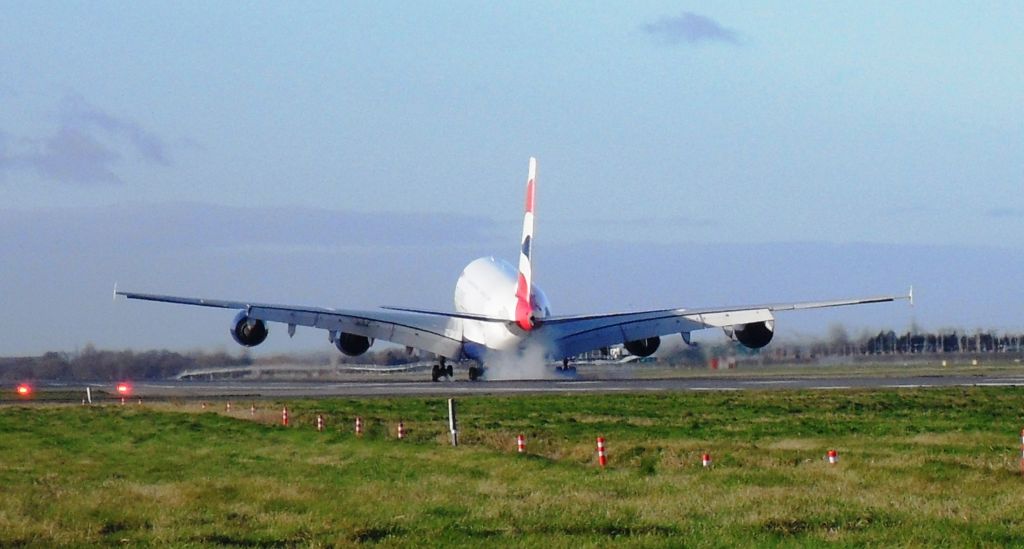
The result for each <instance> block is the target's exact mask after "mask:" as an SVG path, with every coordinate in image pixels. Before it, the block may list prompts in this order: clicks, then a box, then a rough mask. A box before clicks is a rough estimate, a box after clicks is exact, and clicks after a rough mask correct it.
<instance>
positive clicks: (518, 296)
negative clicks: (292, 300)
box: [114, 157, 914, 381]
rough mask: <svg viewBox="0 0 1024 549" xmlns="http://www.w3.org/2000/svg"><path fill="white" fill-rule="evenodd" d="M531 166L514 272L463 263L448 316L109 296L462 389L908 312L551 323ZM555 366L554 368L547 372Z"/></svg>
mask: <svg viewBox="0 0 1024 549" xmlns="http://www.w3.org/2000/svg"><path fill="white" fill-rule="evenodd" d="M536 183H537V160H536V159H535V158H532V157H531V158H530V161H529V176H528V178H527V182H526V211H525V214H524V217H523V234H522V239H521V240H520V243H521V247H520V253H519V268H518V269H516V268H514V267H512V265H510V264H509V263H507V262H505V261H503V260H501V259H497V258H495V257H493V256H492V257H482V258H479V259H476V260H474V261H472V262H471V263H469V264H468V265H467V266H466V267H465V269H464V270H463V271H462V274H461V275H460V276H459V279H458V281H457V282H456V284H455V310H454V311H453V312H442V311H432V310H424V309H414V308H402V307H380V308H378V309H374V310H347V309H333V308H326V307H307V306H294V305H274V304H266V303H254V302H250V301H227V300H219V299H204V298H195V297H177V296H169V295H159V294H147V293H138V292H126V291H118V290H117V288H116V285H115V288H114V298H115V299H116V298H117V296H119V295H120V296H124V297H125V298H128V299H137V300H146V301H157V302H165V303H176V304H184V305H196V306H202V307H217V308H224V309H235V310H238V313H237V315H236V316H235V318H234V320H233V321H232V324H231V328H230V333H231V336H232V338H234V340H235V341H236V342H237V343H239V344H240V345H243V346H246V347H255V346H256V345H259V344H261V343H263V342H264V341H265V340H266V339H267V336H268V335H269V329H268V327H267V324H268V323H271V322H277V323H281V324H285V325H287V327H288V335H289V336H293V335H294V334H295V329H296V326H308V327H313V328H319V329H322V330H327V336H328V337H327V339H328V341H329V342H330V343H332V344H334V345H335V346H336V347H337V348H338V350H339V351H341V352H342V353H344V354H345V355H348V356H359V355H361V354H363V353H365V352H366V351H367V350H369V349H370V347H371V346H372V345H373V344H374V342H375V341H377V340H383V341H389V342H392V343H395V344H398V345H404V346H406V347H407V348H415V349H420V350H422V351H427V352H429V353H433V354H434V355H435V356H436V357H437V359H438V361H437V363H436V364H434V366H433V368H432V370H431V379H432V380H433V381H438V380H439V379H441V378H443V377H444V378H451V377H453V369H452V366H451V364H448V363H447V361H448V360H452V361H464V360H465V361H471V362H473V363H474V364H473V365H471V366H470V367H469V379H470V380H471V381H476V380H478V379H481V378H484V379H485V373H486V367H487V365H488V363H489V362H492V361H494V362H496V361H497V360H499V359H501V360H505V361H507V360H508V359H510V358H511V359H512V362H514V361H515V360H517V359H520V358H523V357H524V355H526V354H527V353H530V354H536V353H539V354H540V355H541V356H542V357H543V359H545V360H550V361H552V362H553V363H554V364H556V366H554V369H555V371H556V372H558V373H561V374H570V375H571V374H574V373H575V368H574V367H573V366H570V365H569V358H570V357H574V356H577V355H579V354H582V353H585V352H588V351H593V350H598V349H604V348H607V347H610V346H614V345H620V344H621V345H624V347H625V348H626V350H627V351H629V352H630V353H632V354H634V355H637V356H640V357H647V356H650V355H652V354H654V352H655V351H656V350H657V349H658V347H659V345H660V344H661V338H662V337H664V336H667V335H671V334H681V335H682V337H683V340H684V341H685V342H686V343H687V344H691V339H690V334H691V333H692V332H695V331H697V330H702V329H705V328H721V329H723V330H724V331H725V334H726V335H727V336H728V337H729V338H731V339H732V340H734V341H737V342H739V343H740V344H742V345H744V346H746V347H748V348H751V349H758V348H761V347H764V346H765V345H767V344H768V343H769V342H770V341H771V340H772V337H773V335H774V332H775V317H774V313H776V312H780V311H794V310H803V309H817V308H824V307H838V306H846V305H862V304H868V303H883V302H891V301H896V300H901V299H908V300H910V303H911V304H913V295H914V294H913V287H911V289H910V292H909V293H908V294H907V295H899V296H893V295H890V296H879V297H866V298H854V299H840V300H833V301H807V302H799V303H780V304H771V305H744V306H729V307H709V308H698V309H684V308H666V309H657V310H649V311H637V312H620V313H608V314H585V315H570V316H558V315H554V314H552V309H551V305H550V302H549V301H548V298H547V295H545V293H544V292H543V290H541V288H540V287H539V286H537V285H536V284H534V283H533V262H532V254H533V234H534V230H533V229H534V206H535V201H534V198H535V193H536ZM558 361H561V366H557V363H558Z"/></svg>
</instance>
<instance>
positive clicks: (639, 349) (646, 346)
mask: <svg viewBox="0 0 1024 549" xmlns="http://www.w3.org/2000/svg"><path fill="white" fill-rule="evenodd" d="M659 345H661V338H660V337H658V336H654V337H649V338H647V339H638V340H636V341H627V342H626V343H625V344H624V347H626V350H627V351H629V352H630V354H633V355H636V356H639V357H645V356H651V355H653V354H654V351H657V350H658V346H659Z"/></svg>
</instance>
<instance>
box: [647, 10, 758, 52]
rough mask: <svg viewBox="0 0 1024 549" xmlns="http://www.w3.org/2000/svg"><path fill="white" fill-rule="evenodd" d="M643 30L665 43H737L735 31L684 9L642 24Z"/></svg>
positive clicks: (737, 37)
mask: <svg viewBox="0 0 1024 549" xmlns="http://www.w3.org/2000/svg"><path fill="white" fill-rule="evenodd" d="M643 30H644V32H646V33H647V34H649V35H651V36H653V37H654V38H656V39H657V40H659V41H661V42H664V43H666V44H680V43H683V42H685V43H688V44H697V43H699V42H726V43H729V44H739V36H738V34H737V33H736V31H734V30H732V29H729V28H726V27H723V26H722V25H720V24H718V22H717V21H715V20H714V19H711V18H709V17H705V16H703V15H699V14H696V13H692V12H688V11H685V12H683V13H682V14H681V15H678V16H674V17H673V16H664V17H661V18H660V19H658V20H657V21H655V22H653V23H647V24H646V25H644V26H643Z"/></svg>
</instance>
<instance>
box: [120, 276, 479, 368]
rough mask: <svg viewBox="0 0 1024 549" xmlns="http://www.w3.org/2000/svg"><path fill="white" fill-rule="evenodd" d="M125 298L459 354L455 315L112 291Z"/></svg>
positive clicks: (458, 321)
mask: <svg viewBox="0 0 1024 549" xmlns="http://www.w3.org/2000/svg"><path fill="white" fill-rule="evenodd" d="M114 295H115V296H118V295H121V296H124V297H126V298H128V299H140V300H144V301H159V302H163V303H178V304H182V305H196V306H200V307H217V308H221V309H236V310H240V311H245V312H246V314H247V315H248V316H249V317H250V318H252V319H255V320H262V321H264V322H281V323H284V324H287V325H288V326H289V332H290V331H291V330H292V329H293V327H294V326H309V327H312V328H321V329H323V330H328V331H329V332H331V333H332V337H331V339H332V342H333V339H334V336H335V335H336V334H338V333H348V334H355V335H360V336H365V337H369V338H372V339H380V340H383V341H390V342H392V343H397V344H399V345H405V346H408V347H415V348H417V349H422V350H424V351H428V352H431V353H434V354H437V355H439V356H444V357H447V358H453V359H457V358H458V357H460V356H461V355H462V319H461V318H458V317H457V316H456V315H437V314H432V315H431V314H422V313H417V312H411V311H394V310H390V311H389V310H377V311H353V310H342V309H330V308H325V307H303V306H292V305H273V304H268V303H251V302H247V301H225V300H219V299H204V298H197V297H177V296H170V295H158V294H144V293H137V292H120V291H115V292H114Z"/></svg>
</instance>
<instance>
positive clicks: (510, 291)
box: [455, 257, 551, 360]
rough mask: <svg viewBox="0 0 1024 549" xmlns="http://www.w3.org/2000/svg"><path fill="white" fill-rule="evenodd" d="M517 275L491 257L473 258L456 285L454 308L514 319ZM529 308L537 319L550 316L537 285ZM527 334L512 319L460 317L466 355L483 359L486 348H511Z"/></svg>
mask: <svg viewBox="0 0 1024 549" xmlns="http://www.w3.org/2000/svg"><path fill="white" fill-rule="evenodd" d="M518 274H519V273H518V271H517V270H516V269H515V267H513V266H512V265H510V264H508V263H507V262H505V261H502V260H500V259H497V258H494V257H481V258H479V259H476V260H474V261H472V262H471V263H470V264H469V265H466V268H465V269H463V270H462V274H461V275H459V280H458V282H456V284H455V311H456V312H458V313H466V314H471V315H480V316H485V317H489V318H510V319H511V318H514V316H513V311H515V308H516V302H517V301H516V284H517V282H518ZM530 308H531V309H532V314H533V317H534V318H536V319H543V318H546V317H548V316H551V305H550V303H549V302H548V298H547V296H546V295H545V294H544V291H543V290H541V289H540V287H538V286H536V285H534V286H533V287H532V288H531V289H530ZM528 335H529V334H528V332H526V331H524V330H522V329H520V328H519V327H518V326H517V325H516V324H515V323H513V322H508V323H498V322H480V321H475V320H470V319H463V320H462V337H463V340H464V341H465V342H466V347H465V352H466V355H467V356H468V357H469V358H473V359H476V360H481V359H482V358H483V356H482V355H483V353H484V351H485V350H486V349H489V350H492V351H514V350H516V349H518V348H520V347H521V345H522V343H523V341H524V340H525V339H526V338H527V337H528Z"/></svg>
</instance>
